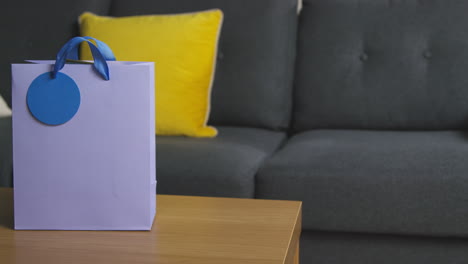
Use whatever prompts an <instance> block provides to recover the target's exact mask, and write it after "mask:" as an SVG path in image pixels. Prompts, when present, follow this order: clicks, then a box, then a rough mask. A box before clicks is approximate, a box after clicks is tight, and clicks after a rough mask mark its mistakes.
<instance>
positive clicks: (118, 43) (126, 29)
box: [79, 9, 223, 137]
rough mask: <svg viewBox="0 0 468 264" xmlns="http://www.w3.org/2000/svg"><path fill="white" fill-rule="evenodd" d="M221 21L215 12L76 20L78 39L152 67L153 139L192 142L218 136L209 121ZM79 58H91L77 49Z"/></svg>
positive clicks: (90, 16)
mask: <svg viewBox="0 0 468 264" xmlns="http://www.w3.org/2000/svg"><path fill="white" fill-rule="evenodd" d="M222 21H223V13H222V12H221V10H219V9H213V10H208V11H201V12H194V13H184V14H174V15H144V16H131V17H103V16H97V15H95V14H92V13H89V12H86V13H83V14H82V15H81V16H80V18H79V22H80V30H81V35H82V36H91V37H95V38H97V39H99V40H101V41H104V42H105V43H107V44H108V45H109V46H110V47H111V49H112V50H113V51H114V54H115V56H116V58H117V60H120V61H153V62H155V79H156V80H155V83H156V85H155V94H156V102H155V103H156V134H157V135H186V136H192V137H214V136H216V134H217V130H216V129H215V128H214V127H211V126H207V122H208V118H209V113H210V105H211V102H210V98H211V87H212V84H213V78H214V73H215V68H216V54H217V48H218V39H219V35H220V31H221V26H222ZM81 59H84V60H91V59H92V57H91V53H90V51H89V49H86V48H84V47H83V48H82V49H81ZM129 89H130V87H129Z"/></svg>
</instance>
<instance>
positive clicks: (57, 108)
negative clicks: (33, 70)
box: [26, 72, 81, 125]
mask: <svg viewBox="0 0 468 264" xmlns="http://www.w3.org/2000/svg"><path fill="white" fill-rule="evenodd" d="M26 100H27V104H28V108H29V111H30V112H31V114H32V115H33V116H34V117H35V118H36V119H37V120H39V121H40V122H42V123H44V124H47V125H61V124H63V123H66V122H68V121H69V120H70V119H72V118H73V116H74V115H75V114H76V112H77V111H78V108H80V101H81V98H80V90H79V89H78V86H77V85H76V83H75V81H74V80H73V79H72V78H70V77H69V76H68V75H66V74H64V73H61V72H57V74H56V77H55V78H52V76H51V73H50V72H47V73H44V74H41V75H39V76H38V77H37V78H36V79H34V81H33V82H32V83H31V85H30V86H29V89H28V94H27V99H26Z"/></svg>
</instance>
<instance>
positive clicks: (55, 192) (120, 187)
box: [12, 38, 156, 230]
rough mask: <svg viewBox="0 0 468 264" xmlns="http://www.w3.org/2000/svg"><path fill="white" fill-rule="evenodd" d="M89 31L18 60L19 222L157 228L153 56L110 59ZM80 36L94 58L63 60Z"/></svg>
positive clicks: (64, 227)
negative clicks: (45, 55)
mask: <svg viewBox="0 0 468 264" xmlns="http://www.w3.org/2000/svg"><path fill="white" fill-rule="evenodd" d="M89 39H90V38H74V40H73V41H70V42H69V43H67V44H66V45H65V46H64V48H62V50H60V52H59V54H58V55H57V60H56V61H30V63H22V64H13V65H12V104H13V109H12V110H13V164H14V210H15V213H14V214H15V229H57V230H150V229H151V226H152V223H153V219H154V216H155V213H156V197H155V195H156V170H155V166H156V165H155V163H156V157H155V155H156V154H155V129H154V127H155V125H154V122H155V116H154V64H153V63H149V62H117V61H106V59H112V57H113V55H111V54H112V53H111V51H110V49H108V47H107V46H105V45H104V44H103V43H102V42H98V41H96V43H97V45H94V44H93V43H91V42H89ZM81 42H87V43H88V45H89V46H90V48H91V49H92V52H93V56H94V60H95V61H94V62H93V63H90V64H65V59H66V58H67V56H68V54H70V53H71V52H72V51H73V50H76V48H77V47H78V45H79V43H81ZM106 77H107V78H106ZM61 78H62V79H61ZM106 79H108V80H106ZM54 89H55V90H54ZM70 91H71V92H70ZM59 99H60V100H59Z"/></svg>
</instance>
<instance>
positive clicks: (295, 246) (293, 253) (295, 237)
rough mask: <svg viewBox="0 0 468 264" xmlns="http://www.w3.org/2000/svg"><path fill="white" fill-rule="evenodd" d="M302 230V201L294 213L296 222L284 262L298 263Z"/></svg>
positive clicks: (287, 263)
mask: <svg viewBox="0 0 468 264" xmlns="http://www.w3.org/2000/svg"><path fill="white" fill-rule="evenodd" d="M301 231H302V202H300V201H299V208H298V210H297V213H296V223H295V224H294V229H293V230H292V232H291V236H290V239H289V245H288V252H287V253H286V256H285V258H284V261H283V263H284V264H299V239H300V237H301Z"/></svg>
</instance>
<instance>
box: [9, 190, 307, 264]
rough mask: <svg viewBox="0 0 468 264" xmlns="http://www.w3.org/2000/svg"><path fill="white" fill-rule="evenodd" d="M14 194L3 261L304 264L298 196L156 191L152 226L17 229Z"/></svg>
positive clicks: (10, 199)
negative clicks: (194, 194) (140, 228)
mask: <svg viewBox="0 0 468 264" xmlns="http://www.w3.org/2000/svg"><path fill="white" fill-rule="evenodd" d="M12 197H13V192H12V189H8V188H0V263H2V264H9V263H27V264H30V263H49V264H54V263H60V264H63V263H86V264H88V263H89V264H94V263H125V264H127V263H128V264H137V263H154V264H155V263H158V264H162V263H184V264H188V263H203V264H231V263H233V264H234V263H235V264H250V263H261V264H266V263H269V264H270V263H271V264H276V263H278V264H280V263H288V264H289V263H299V258H298V254H299V236H300V232H301V202H295V201H274V200H254V199H233V198H209V197H192V196H172V195H158V196H157V213H156V215H157V216H156V220H155V223H154V225H153V229H152V231H14V230H13V229H12V228H13V198H12ZM32 199H34V198H33V197H32Z"/></svg>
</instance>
